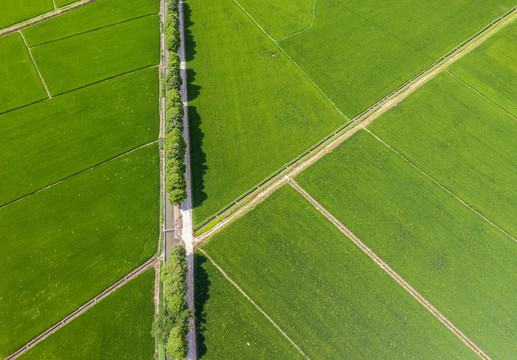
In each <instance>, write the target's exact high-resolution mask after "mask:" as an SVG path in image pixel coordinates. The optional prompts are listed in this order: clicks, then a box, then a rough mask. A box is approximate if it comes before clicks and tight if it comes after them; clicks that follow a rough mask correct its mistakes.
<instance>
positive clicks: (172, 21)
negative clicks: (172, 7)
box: [165, 11, 180, 29]
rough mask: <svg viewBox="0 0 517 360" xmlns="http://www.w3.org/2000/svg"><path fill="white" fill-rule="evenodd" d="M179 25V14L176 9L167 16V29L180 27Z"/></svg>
mask: <svg viewBox="0 0 517 360" xmlns="http://www.w3.org/2000/svg"><path fill="white" fill-rule="evenodd" d="M179 25H180V22H179V19H178V14H177V13H176V12H174V11H169V12H168V13H167V17H166V18H165V28H166V29H169V28H174V29H179Z"/></svg>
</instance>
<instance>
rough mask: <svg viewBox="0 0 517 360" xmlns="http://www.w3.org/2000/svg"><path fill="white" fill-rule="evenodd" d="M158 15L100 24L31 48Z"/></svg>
mask: <svg viewBox="0 0 517 360" xmlns="http://www.w3.org/2000/svg"><path fill="white" fill-rule="evenodd" d="M156 15H158V13H154V14H146V15H140V16H137V17H134V18H131V19H126V20H122V21H118V22H115V23H113V24H108V25H104V26H99V27H97V28H95V29H90V30H86V31H82V32H80V33H77V34H72V35H67V36H63V37H62V38H59V39H54V40H49V41H45V42H42V43H41V44H36V45H32V46H30V48H31V49H34V48H35V47H38V46H42V45H46V44H50V43H53V42H56V41H60V40H65V39H69V38H73V37H76V36H79V35H83V34H88V33H91V32H94V31H97V30H102V29H106V28H109V27H112V26H117V25H120V24H124V23H127V22H130V21H133V20H138V19H142V18H145V17H147V16H156Z"/></svg>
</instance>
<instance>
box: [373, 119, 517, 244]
mask: <svg viewBox="0 0 517 360" xmlns="http://www.w3.org/2000/svg"><path fill="white" fill-rule="evenodd" d="M364 130H366V131H367V132H368V133H369V134H370V135H372V136H373V137H374V138H375V139H377V140H378V141H379V142H380V143H382V144H383V145H384V146H386V147H387V148H388V149H390V150H391V151H393V152H394V153H395V154H397V155H398V156H399V157H401V158H402V159H403V160H404V161H406V162H407V163H408V164H410V165H411V166H412V167H414V168H415V169H416V170H418V171H419V172H420V173H421V174H422V175H424V176H425V177H427V178H428V179H430V180H431V181H432V182H434V183H435V184H436V185H438V186H439V187H440V188H442V189H443V190H445V191H446V192H447V193H449V194H450V195H452V196H453V197H454V198H455V199H456V200H458V201H459V202H460V203H461V204H463V205H464V206H466V207H467V208H469V209H470V210H471V211H473V212H475V213H476V214H477V215H478V216H480V217H481V218H482V219H483V220H485V221H486V222H488V223H489V224H490V225H492V226H493V227H495V228H496V229H497V230H499V231H501V232H502V233H503V234H505V235H506V236H508V237H509V238H510V239H512V240H513V241H515V242H517V239H516V238H515V237H513V236H512V235H511V234H510V233H508V232H507V231H506V230H504V229H503V228H501V227H500V226H499V225H497V224H496V223H494V222H493V221H492V220H490V219H489V218H487V217H486V216H485V215H483V214H482V213H481V212H480V211H478V210H476V209H475V208H474V207H472V206H471V205H470V204H468V203H467V202H466V201H464V200H463V199H462V198H460V197H459V196H458V195H456V194H455V193H454V192H452V191H451V190H449V189H448V188H447V187H445V186H444V185H442V184H441V183H440V182H439V181H438V180H436V179H435V178H434V177H432V176H431V175H429V174H428V173H427V172H425V171H424V170H422V169H420V168H419V167H418V166H417V165H416V164H415V163H414V162H412V161H411V160H409V159H408V158H407V157H405V156H404V155H402V154H401V153H400V152H398V151H397V150H395V148H393V147H392V146H391V145H389V144H388V143H387V142H385V141H384V140H382V139H381V138H380V137H379V136H377V135H376V134H374V133H373V132H372V131H370V130H369V129H366V128H365V129H364Z"/></svg>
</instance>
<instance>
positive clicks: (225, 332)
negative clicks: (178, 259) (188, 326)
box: [194, 253, 304, 360]
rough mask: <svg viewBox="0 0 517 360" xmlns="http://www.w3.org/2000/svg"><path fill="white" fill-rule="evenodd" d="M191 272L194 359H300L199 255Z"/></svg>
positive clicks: (280, 336) (198, 254)
mask: <svg viewBox="0 0 517 360" xmlns="http://www.w3.org/2000/svg"><path fill="white" fill-rule="evenodd" d="M195 271H196V272H195V281H196V285H195V290H194V293H195V295H196V322H197V328H196V330H197V341H198V359H200V360H209V359H218V360H219V359H304V357H303V356H302V355H301V354H300V353H299V352H298V351H297V350H296V348H295V347H294V346H293V345H291V344H290V343H289V341H288V340H287V339H286V338H285V337H283V336H282V334H281V333H280V332H279V331H278V330H277V329H276V328H275V327H274V326H273V325H272V324H271V323H270V322H269V321H268V320H267V319H266V318H265V317H264V316H263V315H262V314H261V313H260V312H259V311H258V310H257V309H256V308H255V307H254V306H253V305H252V304H251V303H250V302H249V301H248V300H247V299H246V298H245V297H244V296H243V295H242V294H241V293H240V292H239V291H238V290H237V289H236V288H235V287H234V286H233V285H232V284H230V283H229V282H228V281H227V280H226V279H225V278H224V277H223V275H221V273H220V272H219V271H218V270H217V269H216V268H215V267H214V266H213V265H212V263H210V262H209V261H208V260H207V259H206V258H205V256H204V255H202V254H201V253H197V254H196V255H195Z"/></svg>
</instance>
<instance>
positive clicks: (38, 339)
mask: <svg viewBox="0 0 517 360" xmlns="http://www.w3.org/2000/svg"><path fill="white" fill-rule="evenodd" d="M157 262H158V258H155V257H153V258H151V259H149V260H147V261H146V262H145V263H144V264H142V265H140V266H139V267H138V268H136V269H135V270H133V271H132V272H130V273H129V274H128V275H126V276H125V277H124V278H122V279H120V280H119V281H117V282H116V283H114V284H113V285H111V286H110V287H109V288H107V289H106V290H104V291H103V292H101V293H100V294H98V295H97V296H95V297H94V298H93V299H91V300H90V301H88V302H87V303H86V304H84V305H83V306H81V307H80V308H79V309H77V310H75V311H74V312H73V313H71V314H70V315H68V316H67V317H65V318H64V319H63V320H61V321H59V322H58V323H56V324H55V325H53V326H52V327H50V328H49V329H47V330H45V331H44V332H43V333H41V334H40V335H38V336H36V337H35V338H34V339H32V340H31V341H29V342H28V343H27V344H25V345H23V346H22V347H21V348H20V349H19V350H17V351H16V352H14V353H13V354H11V355H9V356H7V357H6V358H5V359H4V360H13V359H16V358H18V357H19V356H20V355H22V354H23V353H24V352H26V351H27V350H29V349H30V348H32V347H33V346H34V345H36V344H38V343H39V342H41V341H43V340H44V339H46V338H47V337H48V336H50V335H51V334H52V333H54V332H56V331H58V330H59V329H61V328H62V327H63V326H65V325H66V324H68V323H69V322H70V321H71V320H73V319H75V318H76V317H78V316H79V315H81V314H82V313H84V312H86V311H87V310H89V309H90V308H92V307H93V306H95V305H96V304H97V302H99V301H100V300H102V299H104V298H105V297H106V296H108V295H110V294H111V293H112V292H113V291H115V290H117V289H118V288H119V287H121V286H124V285H125V284H126V283H127V282H128V281H130V280H131V279H132V278H134V277H136V276H138V275H139V274H141V273H143V272H144V271H145V270H147V269H149V268H150V267H153V266H156V263H157Z"/></svg>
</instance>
